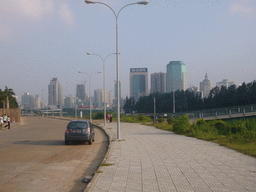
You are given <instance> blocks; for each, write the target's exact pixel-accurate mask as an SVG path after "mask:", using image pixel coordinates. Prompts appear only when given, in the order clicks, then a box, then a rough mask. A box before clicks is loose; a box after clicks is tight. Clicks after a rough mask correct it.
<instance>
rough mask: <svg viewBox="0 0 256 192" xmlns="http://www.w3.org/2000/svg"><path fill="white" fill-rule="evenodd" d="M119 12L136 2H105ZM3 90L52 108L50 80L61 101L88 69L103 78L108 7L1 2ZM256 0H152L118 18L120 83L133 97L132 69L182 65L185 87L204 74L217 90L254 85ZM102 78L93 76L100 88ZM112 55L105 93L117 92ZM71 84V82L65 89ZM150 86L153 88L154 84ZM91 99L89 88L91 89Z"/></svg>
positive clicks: (110, 31) (111, 42) (109, 37)
mask: <svg viewBox="0 0 256 192" xmlns="http://www.w3.org/2000/svg"><path fill="white" fill-rule="evenodd" d="M101 2H104V3H107V4H108V5H110V6H111V7H112V8H113V9H114V10H115V11H116V12H118V11H119V10H120V8H121V7H123V6H124V5H126V4H128V3H133V2H137V1H134V0H120V1H116V0H105V1H104V0H102V1H101ZM0 3H1V5H2V6H1V7H0V10H1V13H0V14H1V18H2V19H1V20H0V42H1V55H0V61H1V76H0V82H1V84H0V88H1V89H4V86H8V88H12V89H13V90H14V92H15V93H16V95H17V96H18V97H19V101H20V99H21V95H22V94H24V93H25V92H30V93H33V94H34V95H40V96H41V97H43V99H44V101H45V102H47V94H48V93H47V90H48V85H49V83H50V80H51V79H52V78H58V80H59V82H61V83H62V84H63V92H64V95H67V94H73V93H74V90H75V85H76V84H79V83H82V82H84V81H87V82H88V81H89V79H88V76H86V75H85V74H79V73H78V71H84V72H86V73H88V74H92V73H95V72H98V71H101V72H102V61H101V60H100V58H99V57H97V56H93V55H87V52H92V53H97V54H99V55H101V56H102V57H105V56H107V55H109V54H111V53H115V50H116V49H115V46H116V41H115V38H116V33H115V29H116V28H115V18H114V15H113V13H112V12H111V10H110V9H108V8H107V7H105V6H103V5H99V4H86V3H85V2H84V1H83V0H81V1H80V0H79V1H67V0H63V1H61V2H59V1H58V2H55V1H53V0H27V1H22V0H8V1H5V0H0ZM255 16H256V2H255V1H254V0H219V1H216V0H210V1H203V0H194V1H193V0H191V1H185V0H183V1H174V0H169V1H168V0H165V1H158V0H156V1H150V0H149V4H148V5H146V6H145V5H132V6H129V7H127V8H125V9H124V10H122V12H121V13H120V16H119V20H118V24H119V52H120V57H119V61H120V81H121V82H122V92H123V96H126V95H128V96H129V72H130V68H136V67H138V68H139V67H142V68H148V74H149V75H150V74H151V73H154V72H166V65H167V64H168V63H169V62H170V61H176V60H178V61H182V62H184V63H185V64H186V68H187V84H188V86H190V85H192V86H199V83H200V82H201V81H203V80H204V77H205V73H206V72H207V74H208V77H209V79H210V80H211V81H212V84H213V86H215V85H216V82H218V81H222V79H228V80H230V81H234V82H235V83H238V84H241V83H243V82H246V83H249V82H251V81H253V80H255V74H254V73H255V71H256V65H255V63H256V54H255V53H256V38H255V32H256V30H255V29H256V25H255V24H256V22H255V21H256V17H255ZM102 80H103V79H102V74H97V75H96V74H95V75H93V76H92V87H93V89H98V88H102ZM114 80H116V60H115V55H113V56H110V57H108V58H107V60H106V88H107V90H108V91H110V90H112V93H113V91H114ZM66 82H70V83H66ZM149 85H150V82H149ZM86 93H87V94H88V83H87V84H86Z"/></svg>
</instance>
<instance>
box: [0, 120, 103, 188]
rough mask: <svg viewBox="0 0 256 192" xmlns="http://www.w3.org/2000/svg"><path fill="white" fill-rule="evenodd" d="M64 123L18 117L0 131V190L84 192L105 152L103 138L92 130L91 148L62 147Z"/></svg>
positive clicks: (86, 145)
mask: <svg viewBox="0 0 256 192" xmlns="http://www.w3.org/2000/svg"><path fill="white" fill-rule="evenodd" d="M67 123H68V121H65V120H58V119H50V118H42V117H34V116H33V117H22V122H21V123H20V125H18V126H14V127H11V129H10V130H8V129H2V130H0V191H1V192H5V191H27V192H29V191H84V189H85V188H86V185H87V184H85V183H83V182H82V179H83V178H84V177H85V176H88V175H92V174H93V173H94V172H95V171H96V170H97V167H98V166H99V164H100V163H101V161H102V159H103V158H104V156H105V154H106V152H107V137H106V136H105V134H104V133H103V132H102V130H100V129H98V128H97V129H95V133H96V137H95V142H94V143H93V144H92V145H88V144H86V143H85V144H77V143H76V144H71V145H68V146H67V145H64V132H65V128H66V125H67Z"/></svg>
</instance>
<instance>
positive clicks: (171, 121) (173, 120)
mask: <svg viewBox="0 0 256 192" xmlns="http://www.w3.org/2000/svg"><path fill="white" fill-rule="evenodd" d="M167 123H168V124H169V125H173V124H174V123H175V119H174V118H173V117H169V118H168V119H167Z"/></svg>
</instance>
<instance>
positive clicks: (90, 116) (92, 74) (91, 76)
mask: <svg viewBox="0 0 256 192" xmlns="http://www.w3.org/2000/svg"><path fill="white" fill-rule="evenodd" d="M78 73H85V72H82V71H78ZM96 73H101V72H95V73H92V74H91V75H89V74H88V73H85V74H86V75H88V76H89V91H90V92H89V97H90V122H92V105H91V100H92V99H91V98H92V97H91V77H92V75H93V74H96Z"/></svg>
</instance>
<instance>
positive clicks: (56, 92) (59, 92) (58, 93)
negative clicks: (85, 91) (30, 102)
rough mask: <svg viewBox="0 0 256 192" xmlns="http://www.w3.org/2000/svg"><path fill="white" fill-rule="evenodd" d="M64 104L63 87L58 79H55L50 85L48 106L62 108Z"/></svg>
mask: <svg viewBox="0 0 256 192" xmlns="http://www.w3.org/2000/svg"><path fill="white" fill-rule="evenodd" d="M63 103H64V101H63V86H62V84H61V83H60V82H59V81H58V79H57V78H53V79H52V80H51V81H50V85H48V105H54V106H57V107H58V108H62V107H63Z"/></svg>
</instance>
